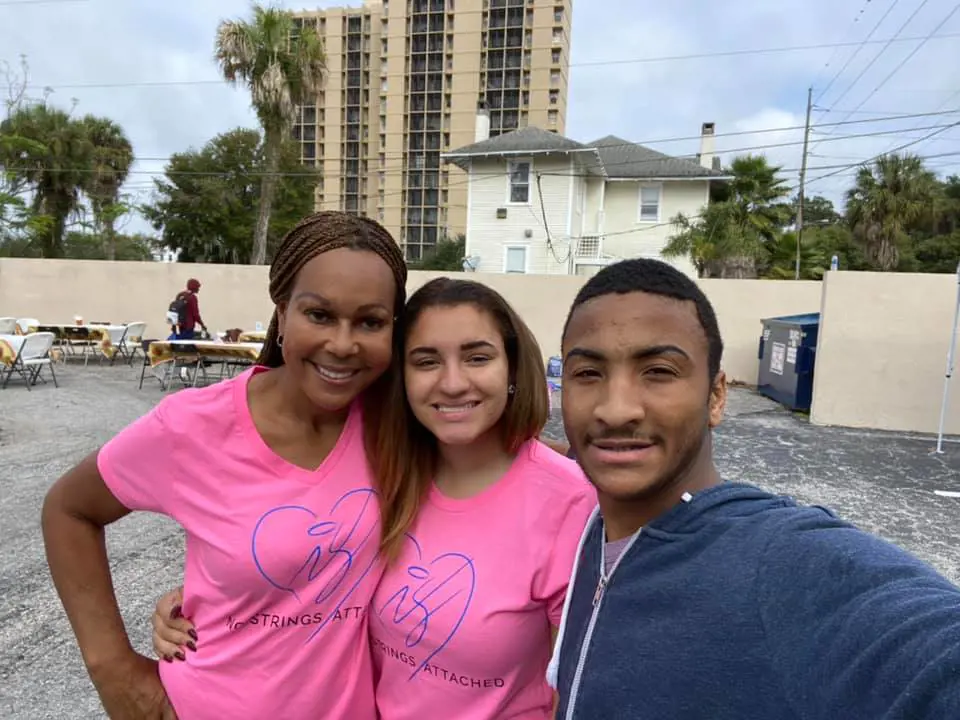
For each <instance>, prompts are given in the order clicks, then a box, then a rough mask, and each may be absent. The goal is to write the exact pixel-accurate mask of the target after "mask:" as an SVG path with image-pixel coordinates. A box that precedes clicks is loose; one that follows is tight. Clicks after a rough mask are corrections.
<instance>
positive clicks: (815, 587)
mask: <svg viewBox="0 0 960 720" xmlns="http://www.w3.org/2000/svg"><path fill="white" fill-rule="evenodd" d="M722 352H723V345H722V342H721V339H720V332H719V330H718V327H717V320H716V317H715V315H714V311H713V308H712V307H711V306H710V303H709V302H708V301H707V299H706V297H705V296H704V295H703V293H702V292H701V291H700V289H699V288H698V287H697V285H696V283H694V282H693V281H691V280H690V279H689V278H687V277H686V276H684V275H683V274H682V273H680V272H679V271H677V270H675V269H673V268H672V267H670V266H669V265H666V264H664V263H661V262H657V261H653V260H628V261H624V262H620V263H617V264H616V265H612V266H610V267H608V268H605V269H604V270H603V271H601V272H600V273H598V274H597V275H596V276H595V277H593V278H592V279H591V280H590V281H589V282H588V283H587V284H586V285H585V286H584V288H583V289H582V290H581V291H580V293H579V295H578V296H577V298H576V300H574V303H573V308H572V310H571V311H570V315H569V317H568V319H567V324H566V327H565V329H564V336H563V357H564V367H563V376H564V377H563V419H564V426H565V428H566V432H567V437H568V439H569V441H570V444H571V449H572V450H573V451H574V453H575V455H576V458H577V460H578V462H579V463H580V465H581V466H582V467H583V469H584V471H585V472H586V474H587V476H588V477H589V478H590V480H591V482H592V483H593V484H594V485H595V486H596V488H597V491H598V496H599V513H598V514H595V515H594V517H593V518H591V520H590V522H589V523H588V524H587V527H586V529H585V531H584V535H583V538H582V539H581V546H580V549H579V550H578V555H577V560H576V565H575V566H574V570H573V575H572V577H571V581H570V586H569V590H568V594H567V601H566V607H565V608H564V620H563V623H562V624H561V627H560V632H559V637H558V638H557V642H556V644H555V654H554V658H553V660H552V661H551V664H550V669H549V671H548V678H549V679H550V681H551V684H553V685H554V687H556V688H557V690H558V692H559V706H558V711H557V716H556V717H557V718H559V719H560V720H571V719H572V718H589V719H590V720H605V719H607V718H611V719H612V718H630V719H633V718H656V720H800V719H801V718H802V719H803V720H840V719H841V718H842V719H843V720H880V719H883V720H893V719H894V718H897V719H900V720H907V719H909V720H933V719H936V720H948V719H956V718H960V589H958V588H956V587H955V586H954V585H952V584H951V583H949V582H948V581H947V580H946V579H944V578H943V577H941V576H940V575H938V574H937V573H936V572H935V571H934V570H933V569H932V568H930V567H929V566H927V565H925V564H924V563H922V562H920V561H919V560H917V559H915V558H914V557H912V556H911V555H909V554H908V553H906V552H904V551H902V550H900V549H899V548H897V547H895V546H894V545H891V544H889V543H887V542H884V541H883V540H880V539H878V538H876V537H873V536H871V535H869V534H867V533H864V532H861V531H860V530H857V529H856V528H854V527H852V526H851V525H849V524H848V523H845V522H843V521H842V520H840V519H838V518H837V517H835V516H834V515H833V514H831V513H830V512H829V511H827V510H824V509H821V508H815V507H800V506H798V505H796V504H795V503H794V502H792V501H791V500H789V499H788V498H784V497H777V496H774V495H771V494H769V493H767V492H764V491H762V490H760V489H758V488H755V487H751V486H748V485H743V484H734V483H730V482H724V481H723V480H722V479H721V478H720V476H719V474H718V472H717V469H716V467H715V465H714V462H713V453H712V429H713V428H715V427H716V426H717V425H719V423H720V421H721V419H722V417H723V411H724V404H725V401H726V383H725V378H724V375H723V372H722V371H721V370H720V359H721V355H722Z"/></svg>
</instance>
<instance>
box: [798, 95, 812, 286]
mask: <svg viewBox="0 0 960 720" xmlns="http://www.w3.org/2000/svg"><path fill="white" fill-rule="evenodd" d="M812 109H813V88H812V87H810V88H808V89H807V122H806V124H805V125H804V129H803V158H802V159H801V161H800V189H799V190H798V191H797V200H798V202H797V265H796V270H795V272H794V278H793V279H794V280H799V279H800V244H801V243H802V242H803V199H804V192H803V191H804V187H803V183H804V181H806V179H807V147H808V145H809V144H810V111H811V110H812Z"/></svg>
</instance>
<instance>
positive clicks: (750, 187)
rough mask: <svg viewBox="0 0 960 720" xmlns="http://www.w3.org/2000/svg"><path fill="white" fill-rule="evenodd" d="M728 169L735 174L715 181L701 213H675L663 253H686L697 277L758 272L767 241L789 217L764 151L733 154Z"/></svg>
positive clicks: (773, 168)
mask: <svg viewBox="0 0 960 720" xmlns="http://www.w3.org/2000/svg"><path fill="white" fill-rule="evenodd" d="M727 172H728V173H729V174H730V175H732V176H733V179H732V180H730V181H727V182H724V183H718V185H717V188H716V189H715V190H714V192H713V193H712V197H711V202H710V204H709V205H708V206H707V207H706V208H704V210H703V211H702V212H701V214H700V216H699V217H697V218H689V217H686V216H684V215H683V214H680V215H678V216H677V217H675V218H674V220H673V223H674V226H675V228H676V231H677V232H676V233H675V234H674V235H673V236H671V237H670V239H669V240H668V242H667V245H666V247H665V248H664V250H663V255H664V256H666V257H684V256H687V257H690V258H691V260H692V262H693V263H694V265H695V266H696V267H697V270H698V271H699V273H700V275H701V277H757V271H758V266H759V265H761V264H762V263H763V262H764V261H765V260H766V257H767V249H766V245H767V244H768V243H771V242H773V241H775V240H776V238H777V237H778V236H779V234H780V232H781V229H782V228H783V226H784V225H785V224H786V223H787V222H788V221H789V218H790V212H791V211H790V206H789V205H788V204H787V203H786V202H784V200H785V198H786V197H787V195H788V194H789V189H788V188H787V186H786V182H785V181H784V180H783V179H782V178H780V177H779V176H778V173H779V172H780V168H779V167H777V166H773V165H770V164H769V162H768V161H767V159H766V158H765V157H763V156H762V155H743V156H740V157H737V158H735V159H734V160H733V162H732V163H731V164H730V167H729V168H728V169H727Z"/></svg>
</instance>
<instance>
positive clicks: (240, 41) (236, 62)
mask: <svg viewBox="0 0 960 720" xmlns="http://www.w3.org/2000/svg"><path fill="white" fill-rule="evenodd" d="M216 58H217V61H218V62H219V64H220V70H221V72H222V74H223V77H224V78H225V79H226V80H227V81H228V82H231V83H234V84H236V83H243V84H244V85H245V86H246V87H247V88H248V89H249V91H250V98H251V103H252V105H253V109H254V111H255V112H256V113H257V118H258V119H259V120H260V126H261V127H262V128H263V133H264V147H263V155H264V164H263V170H264V174H263V176H262V178H261V180H260V183H261V186H262V187H261V189H260V192H259V193H258V196H259V208H258V213H257V222H256V225H255V227H254V242H253V247H252V251H251V254H250V262H251V263H252V264H254V265H262V264H263V263H264V262H266V259H267V236H268V230H269V227H270V213H271V208H272V204H273V201H274V197H275V195H276V192H277V186H278V183H279V178H278V176H277V171H278V170H279V168H280V165H281V146H282V145H283V141H284V140H285V139H286V138H288V137H289V134H290V131H291V128H292V125H293V120H294V117H295V115H296V112H297V108H298V107H299V106H301V105H308V104H312V103H313V102H315V100H316V96H317V92H318V91H319V89H320V87H321V85H322V83H323V79H324V75H325V73H326V62H325V58H324V53H323V47H322V46H321V43H320V39H319V38H318V37H317V34H316V32H314V30H313V29H311V28H309V27H303V28H297V26H296V23H295V22H294V17H293V13H291V12H289V11H286V10H279V9H276V8H264V7H262V6H261V5H258V4H254V6H253V20H252V21H246V20H224V21H223V22H221V23H220V26H219V27H218V28H217V38H216Z"/></svg>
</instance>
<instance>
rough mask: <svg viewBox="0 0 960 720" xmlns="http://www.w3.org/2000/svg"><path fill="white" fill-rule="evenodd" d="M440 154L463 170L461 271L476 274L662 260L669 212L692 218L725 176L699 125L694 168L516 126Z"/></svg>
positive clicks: (644, 152)
mask: <svg viewBox="0 0 960 720" xmlns="http://www.w3.org/2000/svg"><path fill="white" fill-rule="evenodd" d="M488 128H489V123H488V121H487V120H486V117H485V111H482V110H481V113H480V115H478V118H477V137H478V141H477V142H475V143H474V144H472V145H468V146H467V147H463V148H460V149H459V150H455V151H453V152H449V153H445V154H444V159H446V160H447V161H449V162H453V163H455V164H456V165H457V166H459V167H461V168H462V169H464V170H465V171H466V172H467V173H468V177H467V183H468V185H467V190H468V194H467V228H466V238H467V242H466V256H467V257H466V261H465V267H466V269H469V270H476V271H480V272H510V273H538V274H560V275H564V274H568V275H573V274H576V275H593V274H594V273H596V272H597V271H598V270H599V269H600V268H601V267H603V266H604V265H608V264H610V263H612V262H615V261H617V260H621V259H624V258H633V257H651V258H657V259H663V260H667V261H668V262H671V263H672V264H674V265H676V266H677V267H678V268H680V269H682V270H683V271H684V272H686V273H688V274H690V275H693V276H695V275H696V270H695V269H694V267H693V264H692V263H691V262H690V261H689V259H686V258H674V259H667V258H662V257H661V255H660V251H661V250H662V249H663V247H664V246H665V245H666V243H667V239H668V237H669V236H670V235H671V234H672V233H673V232H675V229H674V227H673V226H672V224H671V220H672V219H673V218H674V217H675V216H676V215H677V213H684V214H685V215H687V216H688V217H689V216H696V215H698V214H699V213H700V212H701V210H702V209H703V207H704V206H705V205H706V204H707V203H708V202H709V197H710V183H711V182H712V181H715V180H722V179H726V178H727V176H725V175H724V174H723V173H722V172H720V170H719V169H718V167H717V166H718V160H719V159H717V161H715V160H714V153H713V133H714V130H713V125H712V123H705V124H704V126H703V140H702V143H701V153H700V162H699V163H697V162H694V161H692V160H685V159H681V158H673V157H670V156H669V155H664V154H663V153H659V152H656V151H655V150H651V149H649V148H646V147H643V146H642V145H637V144H635V143H631V142H628V141H626V140H622V139H620V138H617V137H613V136H609V137H605V138H601V139H600V140H597V141H595V142H592V143H579V142H576V141H575V140H571V139H569V138H566V137H563V136H561V135H558V134H556V133H553V132H549V131H546V130H541V129H539V128H535V127H526V128H522V129H520V130H515V131H513V132H510V133H506V134H503V135H499V136H497V137H494V138H490V137H489V130H488Z"/></svg>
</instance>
